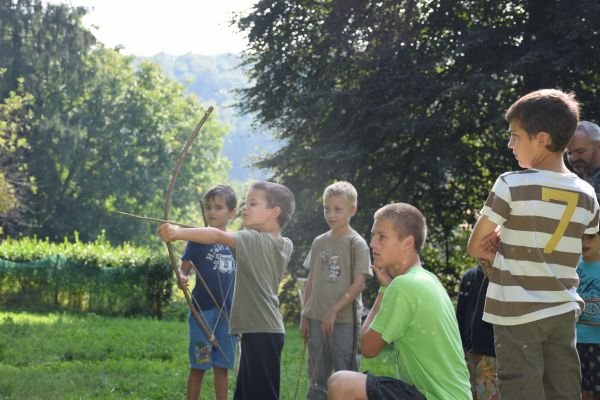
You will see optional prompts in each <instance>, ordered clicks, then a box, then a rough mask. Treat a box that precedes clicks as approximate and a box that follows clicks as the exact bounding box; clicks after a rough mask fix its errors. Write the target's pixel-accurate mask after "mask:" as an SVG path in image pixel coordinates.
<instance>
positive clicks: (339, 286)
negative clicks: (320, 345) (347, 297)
mask: <svg viewBox="0 0 600 400" xmlns="http://www.w3.org/2000/svg"><path fill="white" fill-rule="evenodd" d="M351 246H353V248H354V249H353V250H352V248H351ZM351 251H353V252H354V268H353V269H352V267H351V265H350V264H351V259H352V255H351ZM370 265H371V256H370V254H369V246H368V245H367V242H366V241H365V239H363V238H362V237H361V236H360V235H359V234H358V233H356V232H353V233H352V234H351V235H349V236H346V237H343V238H341V239H333V238H332V237H331V231H328V232H325V233H324V234H322V235H319V236H317V237H316V238H315V240H314V241H313V244H312V246H311V248H310V253H308V256H307V257H306V260H305V261H304V267H305V268H308V269H309V270H311V272H312V291H311V294H310V297H309V298H308V299H307V301H306V304H305V305H304V309H303V310H302V315H304V316H306V317H308V318H311V319H316V320H319V321H322V320H323V319H324V318H325V314H326V313H327V311H328V310H329V308H331V306H333V305H334V304H335V302H336V301H338V299H339V298H340V297H342V296H343V295H344V293H346V291H347V290H348V288H349V287H350V286H352V279H353V277H354V275H356V274H365V275H367V276H371V275H372V272H371V269H370V268H369V267H370ZM357 301H358V304H357V312H359V313H360V312H361V310H362V294H359V295H358V297H357ZM336 322H353V317H352V303H350V304H348V305H347V306H346V307H344V308H343V309H342V310H341V311H340V312H339V313H338V314H337V317H336Z"/></svg>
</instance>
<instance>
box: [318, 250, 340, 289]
mask: <svg viewBox="0 0 600 400" xmlns="http://www.w3.org/2000/svg"><path fill="white" fill-rule="evenodd" d="M321 266H322V268H324V269H325V272H326V273H327V281H329V282H337V281H339V280H340V275H341V274H342V267H341V266H340V257H339V256H338V255H337V254H336V253H335V251H334V252H333V253H328V252H326V251H322V252H321Z"/></svg>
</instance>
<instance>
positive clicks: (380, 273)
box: [328, 203, 471, 400]
mask: <svg viewBox="0 0 600 400" xmlns="http://www.w3.org/2000/svg"><path fill="white" fill-rule="evenodd" d="M426 236H427V225H426V221H425V217H423V215H422V214H421V212H420V211H419V210H418V209H417V208H415V207H413V206H411V205H410V204H406V203H396V204H389V205H387V206H385V207H383V208H381V209H379V210H378V211H377V212H376V213H375V223H374V224H373V229H372V239H371V248H372V250H373V260H374V264H375V265H373V267H372V268H373V271H374V272H375V275H376V276H377V279H378V280H379V282H380V283H381V289H380V291H379V294H378V296H377V299H376V300H375V304H374V305H373V308H372V309H371V312H370V313H369V315H368V317H367V319H366V320H365V323H364V324H363V326H362V329H361V341H360V343H361V351H362V354H363V356H364V357H367V358H369V357H375V356H377V354H379V353H380V352H381V351H382V350H383V348H384V346H385V344H386V343H389V344H392V343H393V344H394V346H395V350H396V355H397V356H396V367H397V377H396V378H388V377H380V376H372V375H369V374H361V373H359V372H351V371H339V372H336V373H335V374H334V375H332V376H331V378H330V379H329V384H328V388H329V399H368V400H380V399H381V400H385V399H425V398H426V399H427V400H436V399H439V400H452V399H471V390H470V384H469V373H468V371H467V367H466V364H465V360H464V357H463V351H462V346H461V341H460V334H459V331H458V324H457V322H456V318H455V314H454V307H453V306H452V303H451V301H450V298H449V297H448V294H447V293H446V290H445V289H444V287H443V286H442V284H441V283H440V281H439V280H438V278H437V277H436V276H435V275H434V274H432V273H431V272H429V271H427V270H425V269H424V268H423V267H422V266H421V261H420V258H419V253H420V252H421V250H422V249H423V245H424V243H425V238H426Z"/></svg>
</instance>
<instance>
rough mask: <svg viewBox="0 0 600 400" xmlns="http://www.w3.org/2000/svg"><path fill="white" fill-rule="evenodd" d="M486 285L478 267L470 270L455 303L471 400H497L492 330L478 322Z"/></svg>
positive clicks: (462, 281)
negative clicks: (469, 378) (469, 383)
mask: <svg viewBox="0 0 600 400" xmlns="http://www.w3.org/2000/svg"><path fill="white" fill-rule="evenodd" d="M488 283H489V281H488V278H487V277H486V276H485V274H484V271H483V268H482V267H481V265H479V264H478V265H477V266H476V267H475V268H471V269H470V270H468V271H467V272H465V274H464V275H463V277H462V279H461V281H460V291H459V292H458V301H457V303H456V319H457V320H458V329H459V330H460V339H461V341H462V345H463V350H464V351H465V357H466V359H467V367H468V369H469V375H470V377H471V392H472V393H473V399H474V400H496V399H498V388H497V385H496V352H495V350H494V329H493V328H492V324H490V323H488V322H485V321H483V320H482V319H481V318H482V316H483V305H484V304H485V294H486V292H487V288H488Z"/></svg>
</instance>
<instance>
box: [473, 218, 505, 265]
mask: <svg viewBox="0 0 600 400" xmlns="http://www.w3.org/2000/svg"><path fill="white" fill-rule="evenodd" d="M497 228H498V225H496V224H495V223H494V222H492V221H490V220H489V218H488V217H487V216H485V215H482V216H481V217H479V219H478V220H477V223H475V226H474V227H473V232H471V237H470V238H469V244H468V245H467V252H468V253H469V255H470V256H471V257H475V258H483V259H485V260H490V261H491V260H493V259H494V257H495V256H496V250H497V249H498V240H499V239H498V238H499V236H498V235H499V234H498V230H497Z"/></svg>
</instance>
